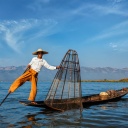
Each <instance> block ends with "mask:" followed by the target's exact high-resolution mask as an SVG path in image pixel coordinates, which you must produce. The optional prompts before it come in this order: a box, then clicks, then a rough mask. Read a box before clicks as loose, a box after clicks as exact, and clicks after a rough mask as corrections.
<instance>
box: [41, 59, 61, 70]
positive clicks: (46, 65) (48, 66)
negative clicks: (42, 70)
mask: <svg viewBox="0 0 128 128" xmlns="http://www.w3.org/2000/svg"><path fill="white" fill-rule="evenodd" d="M43 61H44V67H46V68H47V69H50V70H55V69H59V68H60V66H56V67H55V66H51V65H49V64H48V63H47V61H46V60H43Z"/></svg>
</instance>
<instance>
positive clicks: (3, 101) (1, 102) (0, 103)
mask: <svg viewBox="0 0 128 128" xmlns="http://www.w3.org/2000/svg"><path fill="white" fill-rule="evenodd" d="M9 94H10V92H9V93H8V94H7V95H6V97H5V98H4V99H3V101H2V102H1V103H0V106H1V105H2V104H3V102H4V101H5V100H6V99H7V97H8V96H9Z"/></svg>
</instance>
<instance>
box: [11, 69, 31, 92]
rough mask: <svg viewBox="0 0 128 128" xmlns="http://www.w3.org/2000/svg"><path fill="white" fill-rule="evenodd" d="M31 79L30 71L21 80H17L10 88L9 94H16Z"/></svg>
mask: <svg viewBox="0 0 128 128" xmlns="http://www.w3.org/2000/svg"><path fill="white" fill-rule="evenodd" d="M30 79H31V72H30V71H29V70H28V71H26V72H25V73H24V74H23V75H21V76H20V77H19V78H17V79H16V80H15V81H14V82H13V83H12V85H11V86H10V88H9V92H11V93H12V92H14V91H15V90H16V89H17V88H18V87H19V86H21V85H22V84H24V83H25V82H26V81H28V80H30Z"/></svg>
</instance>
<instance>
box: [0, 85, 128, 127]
mask: <svg viewBox="0 0 128 128" xmlns="http://www.w3.org/2000/svg"><path fill="white" fill-rule="evenodd" d="M49 86H50V83H43V84H42V83H40V84H39V85H38V95H37V100H40V99H41V100H44V99H45V96H46V94H47V91H48V89H49ZM8 87H9V83H8V84H7V83H6V84H3V83H2V84H0V89H1V90H2V92H0V101H1V100H2V99H3V98H4V96H5V95H6V93H7V89H8ZM123 87H128V85H127V84H126V83H82V93H83V95H89V94H95V93H99V92H101V91H106V90H109V89H121V88H123ZM29 90H30V84H26V85H24V86H23V87H21V88H20V89H18V90H17V92H15V93H14V94H12V95H10V96H9V97H8V99H7V100H6V102H5V103H4V104H3V105H2V106H1V107H0V128H40V127H61V128H63V127H73V128H74V127H78V128H79V127H80V128H81V127H83V128H84V127H88V128H90V127H91V128H93V127H95V128H96V127H97V128H99V127H106V128H126V127H127V126H128V95H126V96H125V97H123V98H122V99H121V100H120V101H118V102H109V103H106V104H100V105H95V106H90V107H88V108H84V109H83V112H82V115H81V114H80V112H79V111H77V110H70V111H66V112H53V111H49V110H47V109H44V108H36V107H30V106H23V105H22V104H20V103H19V102H18V101H19V100H26V99H27V97H28V95H29Z"/></svg>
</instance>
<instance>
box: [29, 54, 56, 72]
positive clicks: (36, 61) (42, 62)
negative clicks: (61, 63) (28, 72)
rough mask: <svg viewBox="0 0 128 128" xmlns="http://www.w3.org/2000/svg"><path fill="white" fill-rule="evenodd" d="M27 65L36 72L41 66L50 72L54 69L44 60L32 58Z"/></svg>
mask: <svg viewBox="0 0 128 128" xmlns="http://www.w3.org/2000/svg"><path fill="white" fill-rule="evenodd" d="M29 65H31V68H32V69H33V70H34V71H36V72H39V71H40V70H41V68H42V67H43V66H44V67H46V68H47V69H50V70H55V69H56V67H55V66H51V65H49V64H48V63H47V61H46V60H44V59H39V58H37V57H33V58H32V60H31V62H30V63H29Z"/></svg>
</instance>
